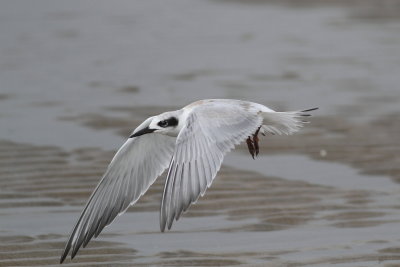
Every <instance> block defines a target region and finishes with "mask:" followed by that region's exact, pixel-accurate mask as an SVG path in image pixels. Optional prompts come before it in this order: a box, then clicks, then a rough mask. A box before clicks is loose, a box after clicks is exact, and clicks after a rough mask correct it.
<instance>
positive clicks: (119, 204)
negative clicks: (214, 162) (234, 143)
mask: <svg viewBox="0 0 400 267" xmlns="http://www.w3.org/2000/svg"><path fill="white" fill-rule="evenodd" d="M174 146H175V138H173V137H170V136H166V135H160V134H151V135H142V136H139V137H135V138H130V139H128V140H127V141H126V142H125V144H123V145H122V147H121V148H120V149H119V150H118V152H117V153H116V154H115V156H114V158H113V159H112V161H111V163H110V165H109V166H108V168H107V170H106V172H105V174H104V176H103V178H102V179H101V181H100V182H99V184H98V185H97V187H96V189H95V190H94V192H93V193H92V195H91V197H90V198H89V201H88V202H87V204H86V206H85V208H84V210H83V212H82V213H81V215H80V217H79V219H78V221H77V223H76V225H75V227H74V228H73V230H72V232H71V235H70V237H69V239H68V242H67V244H66V246H65V250H64V253H63V255H62V256H61V261H60V262H63V261H64V259H65V258H66V257H67V255H68V253H69V251H70V250H71V248H72V253H71V258H74V256H75V255H76V253H77V252H78V250H79V248H80V247H81V246H82V245H83V247H85V246H86V245H87V244H88V243H89V241H90V240H91V238H92V237H93V236H94V237H97V236H98V235H99V234H100V232H101V231H102V230H103V228H104V227H105V226H107V225H109V224H110V223H111V222H112V221H113V220H114V219H115V217H116V216H117V215H120V214H122V213H124V212H125V211H126V209H127V208H128V207H129V206H130V205H133V204H134V203H135V202H136V201H137V200H138V199H139V198H140V197H141V196H142V195H143V194H144V193H145V192H146V191H147V189H148V188H149V186H150V185H151V184H153V183H154V181H155V180H156V178H157V177H158V176H159V175H161V173H162V172H163V171H164V170H165V169H166V168H167V166H168V164H169V162H170V160H171V158H172V155H173V151H174Z"/></svg>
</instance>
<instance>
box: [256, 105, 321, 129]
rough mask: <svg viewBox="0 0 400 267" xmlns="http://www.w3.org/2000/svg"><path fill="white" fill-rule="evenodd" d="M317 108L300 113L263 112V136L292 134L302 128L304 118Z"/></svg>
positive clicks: (304, 121)
mask: <svg viewBox="0 0 400 267" xmlns="http://www.w3.org/2000/svg"><path fill="white" fill-rule="evenodd" d="M317 109H318V108H311V109H306V110H301V111H288V112H263V113H262V114H263V118H264V121H263V125H262V127H261V131H262V133H263V134H266V133H270V134H279V135H282V134H287V135H289V134H293V133H295V132H297V131H298V130H300V128H301V127H303V124H304V123H308V121H306V120H305V118H306V117H309V116H311V114H309V112H310V111H314V110H317Z"/></svg>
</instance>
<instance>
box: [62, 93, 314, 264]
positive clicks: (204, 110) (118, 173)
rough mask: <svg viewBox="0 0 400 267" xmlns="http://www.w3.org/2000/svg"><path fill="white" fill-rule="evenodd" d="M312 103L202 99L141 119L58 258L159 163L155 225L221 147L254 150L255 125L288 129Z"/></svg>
mask: <svg viewBox="0 0 400 267" xmlns="http://www.w3.org/2000/svg"><path fill="white" fill-rule="evenodd" d="M316 109H317V108H312V109H308V110H302V111H290V112H276V111H274V110H272V109H270V108H268V107H266V106H264V105H261V104H257V103H253V102H248V101H241V100H233V99H208V100H200V101H197V102H194V103H192V104H190V105H187V106H185V107H183V108H182V109H180V110H176V111H169V112H165V113H162V114H160V115H157V116H153V117H150V118H148V119H146V120H145V121H144V122H143V123H142V124H140V125H139V126H138V127H137V128H136V129H135V130H134V131H133V133H132V134H131V135H130V136H129V138H128V140H127V141H126V142H125V143H124V144H123V145H122V147H121V148H120V149H119V150H118V151H117V153H116V154H115V156H114V158H113V159H112V160H111V163H110V164H109V166H108V168H107V170H106V171H105V173H104V176H103V178H102V179H101V180H100V182H99V184H98V185H97V187H96V188H95V190H94V191H93V193H92V195H91V196H90V198H89V201H88V202H87V204H86V206H85V208H84V209H83V211H82V214H81V215H80V217H79V219H78V221H77V223H76V225H75V227H74V228H73V230H72V232H71V235H70V237H69V239H68V242H67V244H66V246H65V250H64V253H63V254H62V256H61V260H60V263H62V262H63V261H64V260H65V258H66V257H67V255H68V253H69V251H70V250H71V249H72V252H71V259H73V258H74V257H75V255H76V253H77V252H78V250H79V248H80V247H81V246H82V245H83V247H85V246H86V245H87V244H88V243H89V241H90V240H91V238H92V237H93V236H94V237H95V238H96V237H97V236H98V235H99V234H100V232H101V231H102V230H103V228H104V227H105V226H107V225H109V224H110V223H111V222H112V221H113V220H114V219H115V217H116V216H117V215H121V214H122V213H124V212H125V211H126V210H127V208H128V207H129V206H131V205H133V204H134V203H135V202H136V201H137V200H138V199H139V198H140V197H141V196H142V195H143V194H144V193H145V192H146V191H147V189H148V188H149V187H150V185H151V184H153V183H154V181H155V180H156V178H157V177H158V176H160V175H161V174H162V173H163V172H164V170H165V169H167V168H168V173H167V178H166V181H165V186H164V192H163V195H162V202H161V211H160V228H161V231H162V232H163V231H164V230H165V228H166V227H168V229H170V228H171V225H172V223H173V221H174V219H175V220H178V219H179V217H180V215H181V213H182V212H185V211H186V210H187V209H188V207H189V206H190V204H192V203H194V202H196V201H197V199H198V198H199V196H203V195H204V193H205V192H206V190H207V188H208V187H210V186H211V183H212V182H213V179H214V178H215V176H216V174H217V172H218V170H219V169H220V167H221V164H222V160H223V158H224V156H225V154H226V153H227V152H229V151H230V150H232V149H233V148H234V147H235V146H236V145H238V144H240V143H242V142H243V141H246V143H247V146H248V149H249V152H250V154H251V156H252V157H253V158H254V156H257V155H258V153H259V144H258V143H259V138H258V134H259V133H261V134H262V135H265V134H268V133H270V134H279V135H280V134H287V135H289V134H292V133H294V132H296V131H298V130H299V129H300V128H301V127H302V126H303V123H305V122H306V121H304V120H303V118H304V117H307V116H310V114H309V113H308V112H310V111H313V110H316Z"/></svg>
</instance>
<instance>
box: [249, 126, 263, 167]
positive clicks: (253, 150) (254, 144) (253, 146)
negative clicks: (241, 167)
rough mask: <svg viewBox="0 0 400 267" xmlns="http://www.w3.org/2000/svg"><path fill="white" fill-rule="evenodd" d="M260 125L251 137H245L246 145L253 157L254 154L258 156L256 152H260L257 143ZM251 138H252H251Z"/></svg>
mask: <svg viewBox="0 0 400 267" xmlns="http://www.w3.org/2000/svg"><path fill="white" fill-rule="evenodd" d="M260 129H261V127H259V128H258V129H257V131H256V132H255V133H254V134H253V136H252V137H250V136H249V137H247V140H246V143H247V147H248V149H249V152H250V155H251V156H252V157H253V159H254V155H255V156H258V153H259V152H260V147H259V145H258V141H259V139H258V133H259V131H260ZM252 138H253V139H252Z"/></svg>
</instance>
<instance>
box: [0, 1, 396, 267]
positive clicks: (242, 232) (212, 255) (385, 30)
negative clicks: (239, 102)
mask: <svg viewBox="0 0 400 267" xmlns="http://www.w3.org/2000/svg"><path fill="white" fill-rule="evenodd" d="M96 3H97V4H96V5H94V4H93V3H92V2H89V1H87V2H85V1H79V2H78V1H77V2H71V1H68V2H62V3H60V2H57V3H55V2H53V1H42V0H41V1H35V4H34V5H33V4H32V2H31V1H25V2H23V1H3V2H2V3H0V34H1V42H0V56H1V60H0V70H1V71H0V80H1V81H2V82H1V86H0V125H1V130H0V266H58V261H59V257H60V254H61V252H62V249H63V246H64V242H65V241H66V239H67V235H68V233H69V231H70V229H71V228H72V226H73V224H74V222H75V220H76V219H77V216H78V215H79V212H80V211H81V209H82V206H83V205H84V203H85V201H86V200H87V198H88V197H89V195H90V193H91V191H92V190H93V188H94V187H95V185H96V183H97V182H98V180H99V178H100V177H101V175H102V173H103V171H104V169H105V168H106V166H107V164H108V162H109V161H110V159H111V157H112V155H113V153H114V152H115V150H116V149H117V148H118V147H119V145H121V143H122V142H123V140H124V138H125V137H126V136H127V135H128V134H129V133H130V131H131V130H132V128H134V127H135V125H137V124H138V123H140V122H141V121H142V120H143V119H145V118H146V117H148V116H149V115H153V114H157V113H160V112H163V111H166V110H171V109H175V108H177V107H180V106H182V105H185V104H187V103H189V102H191V101H193V100H197V99H201V98H214V97H223V98H241V99H249V100H253V101H257V102H260V103H265V104H267V105H269V106H271V107H273V108H276V109H297V108H307V107H313V106H320V108H321V109H320V110H319V111H318V112H316V117H313V118H312V124H310V125H307V128H306V129H304V130H303V131H302V132H301V133H299V134H297V135H294V136H291V137H277V136H268V137H265V138H263V139H262V140H261V146H262V147H261V148H262V155H261V156H260V157H259V158H257V159H256V160H252V159H251V158H250V156H249V155H248V153H247V151H246V148H245V147H243V146H240V147H239V148H238V149H237V150H236V151H235V152H234V153H232V154H231V155H229V156H228V157H227V158H226V161H225V164H224V165H223V167H222V170H221V171H220V172H219V174H218V177H217V179H216V180H215V182H214V184H213V186H212V188H210V189H209V190H208V192H207V194H206V196H205V197H203V198H201V199H200V200H199V201H198V203H197V204H196V205H194V206H192V207H191V208H190V210H189V212H188V213H186V214H184V215H183V217H182V218H181V219H180V220H179V221H178V222H176V223H175V224H174V225H173V228H172V231H170V232H167V233H163V234H161V233H160V232H159V230H158V229H159V226H158V209H159V202H160V198H161V192H162V187H163V182H164V177H161V178H160V179H159V180H158V181H157V182H156V183H155V184H154V185H153V186H152V188H151V189H150V190H149V192H148V193H147V194H146V195H145V196H144V197H143V198H142V199H141V200H140V201H139V202H138V203H137V205H135V206H134V207H132V208H130V209H129V211H128V212H127V213H126V214H124V216H121V217H118V218H117V219H116V221H115V222H114V223H113V224H112V225H111V226H109V227H107V228H106V229H105V230H104V231H103V233H102V234H101V235H100V236H99V237H98V239H96V240H93V241H92V242H91V243H90V244H89V245H88V247H87V248H85V249H82V250H81V251H80V252H79V254H78V255H77V258H75V259H74V260H73V261H70V260H69V259H67V261H66V263H65V265H67V266H132V265H135V266H149V265H151V266H232V265H249V266H327V265H328V264H335V265H337V266H398V265H399V264H400V256H399V251H400V237H399V235H398V232H399V229H400V211H399V208H400V205H399V203H400V185H399V182H400V168H399V166H400V157H399V155H400V139H399V137H398V136H399V132H400V124H399V120H398V117H399V115H400V109H399V106H398V103H399V100H400V89H399V86H398V84H399V82H400V81H399V79H400V78H399V76H398V66H399V63H400V53H398V51H399V47H400V20H399V18H400V15H399V14H400V8H399V3H398V2H397V1H386V0H385V1H379V3H378V1H338V0H330V1H324V3H323V4H322V3H321V1H314V0H305V1H290V0H288V1H273V0H270V1H246V2H245V3H244V1H233V0H232V1H229V0H223V1H222V0H219V1H217V0H215V1H196V2H194V1H191V2H188V1H169V2H168V5H167V4H166V3H165V2H163V1H137V2H132V1H120V2H119V3H118V4H115V2H113V4H111V2H107V1H97V2H96Z"/></svg>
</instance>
